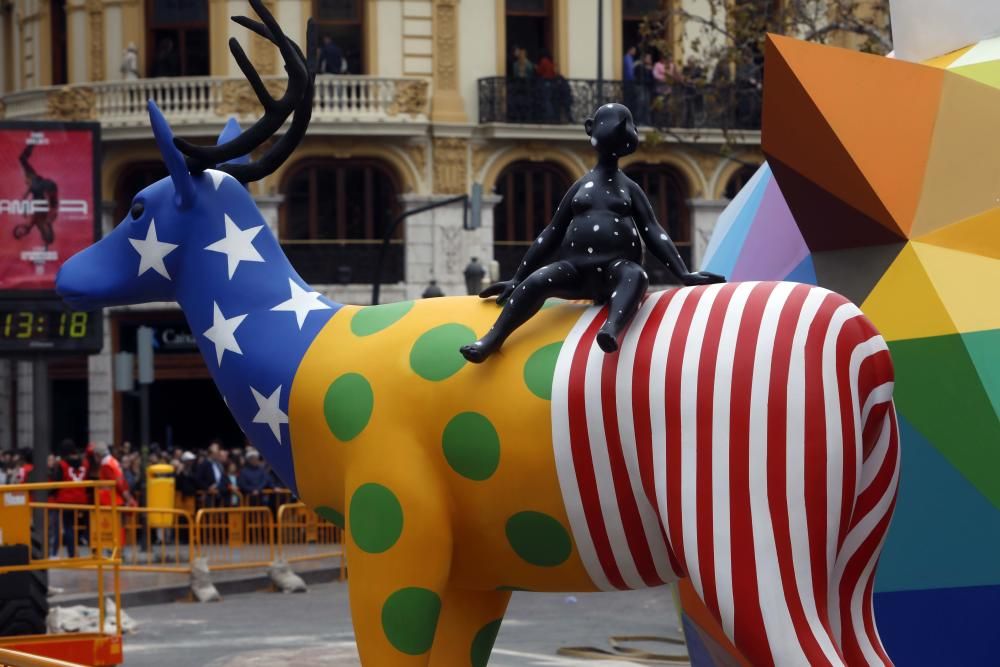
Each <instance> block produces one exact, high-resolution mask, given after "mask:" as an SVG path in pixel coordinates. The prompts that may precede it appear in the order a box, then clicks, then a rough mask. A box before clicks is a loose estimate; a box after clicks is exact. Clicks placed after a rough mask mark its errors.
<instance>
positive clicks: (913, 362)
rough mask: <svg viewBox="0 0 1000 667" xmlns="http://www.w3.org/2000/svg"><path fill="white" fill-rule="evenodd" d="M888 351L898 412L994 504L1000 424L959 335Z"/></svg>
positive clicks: (999, 490)
mask: <svg viewBox="0 0 1000 667" xmlns="http://www.w3.org/2000/svg"><path fill="white" fill-rule="evenodd" d="M889 351H890V352H891V353H892V359H893V364H894V366H895V368H896V391H895V395H896V405H897V407H898V408H899V412H900V414H902V415H904V416H905V417H906V419H907V420H909V422H910V424H912V425H913V426H914V428H916V429H917V430H918V431H920V433H921V434H922V435H923V436H924V437H925V438H926V439H927V441H928V442H929V443H930V444H931V445H932V446H933V447H934V448H935V449H937V450H938V451H939V452H940V453H941V454H942V455H943V456H944V458H946V459H947V460H948V461H949V462H950V463H951V465H953V466H954V467H955V468H957V469H958V471H959V472H961V473H962V474H963V475H964V476H965V478H966V479H968V480H969V481H970V482H971V483H972V485H973V486H974V487H975V488H976V489H977V490H978V491H979V492H980V493H981V494H982V495H983V496H984V497H986V498H987V499H988V500H989V501H990V502H991V503H993V505H994V506H995V507H998V508H1000V474H998V471H1000V422H998V420H997V415H996V413H995V412H994V410H993V403H992V402H991V401H990V399H989V397H988V396H987V395H986V388H985V387H984V386H983V383H982V382H981V381H980V379H979V374H978V373H977V372H976V368H975V366H974V365H973V361H972V358H971V357H970V356H969V353H968V350H966V347H965V343H964V342H963V341H962V337H961V336H959V335H954V336H938V337H935V338H923V339H918V340H902V341H896V342H891V341H890V342H889ZM903 447H904V450H905V447H906V445H905V441H904V445H903ZM903 474H904V475H906V474H907V473H906V472H904V473H903ZM925 492H926V493H929V494H933V493H936V490H935V489H933V488H930V489H926V490H925ZM946 501H947V498H946V497H942V500H941V502H946ZM998 581H1000V580H998Z"/></svg>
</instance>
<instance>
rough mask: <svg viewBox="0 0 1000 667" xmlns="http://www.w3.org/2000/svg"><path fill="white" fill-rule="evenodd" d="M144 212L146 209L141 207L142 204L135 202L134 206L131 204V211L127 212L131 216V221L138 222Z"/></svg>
mask: <svg viewBox="0 0 1000 667" xmlns="http://www.w3.org/2000/svg"><path fill="white" fill-rule="evenodd" d="M145 210H146V207H145V206H143V205H142V202H141V201H137V202H135V203H134V204H132V210H131V211H129V213H131V214H132V219H133V220H138V219H139V218H141V217H142V213H143V211H145Z"/></svg>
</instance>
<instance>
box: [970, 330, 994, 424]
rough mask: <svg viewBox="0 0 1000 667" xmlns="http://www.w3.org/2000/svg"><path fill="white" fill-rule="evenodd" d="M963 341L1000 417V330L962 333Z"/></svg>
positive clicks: (987, 394)
mask: <svg viewBox="0 0 1000 667" xmlns="http://www.w3.org/2000/svg"><path fill="white" fill-rule="evenodd" d="M962 342H963V343H965V349H966V350H968V352H969V358H970V359H972V365H973V366H975V368H976V373H977V374H978V375H979V381H980V382H982V383H983V390H984V391H985V392H986V396H987V398H989V399H990V403H992V404H993V412H994V414H996V415H997V417H998V419H1000V330H993V331H976V332H974V333H967V334H962Z"/></svg>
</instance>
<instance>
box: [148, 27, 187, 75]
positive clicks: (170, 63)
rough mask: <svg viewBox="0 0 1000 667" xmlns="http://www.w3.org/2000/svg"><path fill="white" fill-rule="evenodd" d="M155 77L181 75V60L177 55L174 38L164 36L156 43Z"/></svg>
mask: <svg viewBox="0 0 1000 667" xmlns="http://www.w3.org/2000/svg"><path fill="white" fill-rule="evenodd" d="M152 74H153V76H154V77H165V76H180V75H181V60H180V57H179V56H178V55H177V49H176V47H175V46H174V40H172V39H171V38H169V37H164V38H163V39H161V40H160V42H159V43H158V44H157V45H156V57H155V58H154V59H153V72H152Z"/></svg>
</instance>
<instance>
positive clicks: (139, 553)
mask: <svg viewBox="0 0 1000 667" xmlns="http://www.w3.org/2000/svg"><path fill="white" fill-rule="evenodd" d="M119 513H120V515H121V517H122V525H123V526H124V537H125V541H124V544H123V545H122V550H121V557H122V564H121V569H123V570H126V571H129V572H168V573H169V572H187V571H188V570H189V569H190V557H191V552H192V550H193V548H194V547H192V544H193V543H194V542H195V541H196V540H197V536H196V533H195V530H194V520H193V519H192V518H191V513H190V512H186V511H184V510H178V509H160V508H155V507H154V508H148V507H121V508H119ZM153 515H156V516H157V517H159V518H163V517H164V516H167V517H170V526H169V527H167V528H153V527H152V526H151V525H150V524H151V523H153V522H152V521H151V517H152V516H153Z"/></svg>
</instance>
